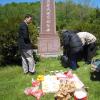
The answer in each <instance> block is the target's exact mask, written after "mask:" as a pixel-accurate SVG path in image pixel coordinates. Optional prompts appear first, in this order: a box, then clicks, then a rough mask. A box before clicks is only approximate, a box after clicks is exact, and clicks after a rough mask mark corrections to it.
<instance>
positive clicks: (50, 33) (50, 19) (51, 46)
mask: <svg viewBox="0 0 100 100" xmlns="http://www.w3.org/2000/svg"><path fill="white" fill-rule="evenodd" d="M59 51H60V39H59V36H58V34H57V32H56V15H55V0H41V26H40V34H39V39H38V52H39V54H40V56H42V57H55V56H58V55H59Z"/></svg>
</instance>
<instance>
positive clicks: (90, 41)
mask: <svg viewBox="0 0 100 100" xmlns="http://www.w3.org/2000/svg"><path fill="white" fill-rule="evenodd" d="M77 35H78V36H79V38H80V39H81V41H82V44H83V48H84V50H83V56H84V59H85V62H86V63H87V64H90V63H91V60H92V57H93V56H94V55H95V52H96V37H95V36H94V35H93V34H91V33H89V32H78V33H77Z"/></svg>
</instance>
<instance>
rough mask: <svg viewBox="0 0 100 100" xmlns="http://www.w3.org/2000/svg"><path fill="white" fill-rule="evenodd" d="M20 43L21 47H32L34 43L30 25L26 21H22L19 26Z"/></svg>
mask: <svg viewBox="0 0 100 100" xmlns="http://www.w3.org/2000/svg"><path fill="white" fill-rule="evenodd" d="M18 45H19V49H32V44H31V42H30V39H29V31H28V26H27V24H26V23H25V22H22V23H21V24H20V26H19V37H18Z"/></svg>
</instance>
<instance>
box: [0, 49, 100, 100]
mask: <svg viewBox="0 0 100 100" xmlns="http://www.w3.org/2000/svg"><path fill="white" fill-rule="evenodd" d="M98 54H99V55H97V56H96V58H100V51H99V52H98ZM79 65H80V68H79V69H77V70H76V71H73V73H76V74H77V75H78V76H79V78H80V80H81V81H82V82H83V83H84V84H85V86H87V87H89V89H88V100H100V81H92V80H90V67H91V66H90V65H86V64H85V63H84V62H79ZM36 70H37V73H36V75H24V74H23V70H22V68H21V66H15V65H13V66H6V67H3V66H2V67H0V100H35V98H34V97H31V96H26V95H25V94H24V93H23V91H24V89H25V88H26V87H30V86H31V79H32V78H36V76H37V75H39V74H48V73H49V71H52V70H64V71H66V70H68V68H63V67H62V66H61V64H60V61H59V59H58V58H48V59H42V60H41V61H40V62H39V63H37V65H36ZM41 100H54V94H46V95H45V96H44V97H42V98H41ZM72 100H73V99H72Z"/></svg>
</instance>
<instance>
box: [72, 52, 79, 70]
mask: <svg viewBox="0 0 100 100" xmlns="http://www.w3.org/2000/svg"><path fill="white" fill-rule="evenodd" d="M77 54H78V53H74V54H73V55H71V57H70V68H71V69H72V70H76V69H77V67H78V64H77V56H78V55H77Z"/></svg>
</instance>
